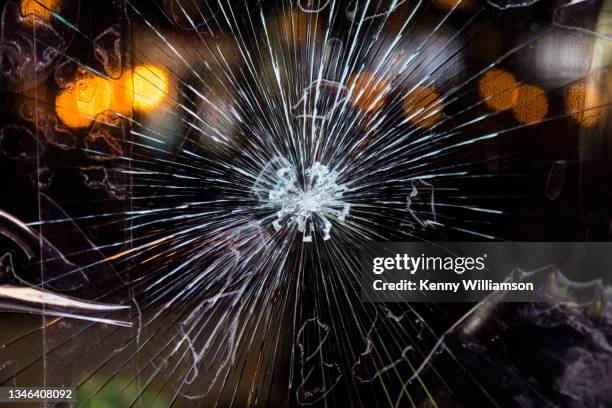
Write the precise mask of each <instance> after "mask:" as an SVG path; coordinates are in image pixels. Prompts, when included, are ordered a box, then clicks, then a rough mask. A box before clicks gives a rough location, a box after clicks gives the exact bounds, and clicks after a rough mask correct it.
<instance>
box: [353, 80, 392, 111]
mask: <svg viewBox="0 0 612 408" xmlns="http://www.w3.org/2000/svg"><path fill="white" fill-rule="evenodd" d="M348 84H349V88H351V89H352V94H351V102H352V103H353V105H355V106H356V107H357V108H359V109H363V110H365V111H367V112H374V111H376V110H377V109H378V108H380V107H381V106H382V104H383V103H384V98H385V96H386V95H387V93H388V92H389V90H390V89H391V86H390V84H389V81H387V80H386V79H383V78H380V77H378V76H376V75H374V74H371V73H369V72H363V73H361V74H356V75H353V76H352V77H351V79H350V80H349V83H348Z"/></svg>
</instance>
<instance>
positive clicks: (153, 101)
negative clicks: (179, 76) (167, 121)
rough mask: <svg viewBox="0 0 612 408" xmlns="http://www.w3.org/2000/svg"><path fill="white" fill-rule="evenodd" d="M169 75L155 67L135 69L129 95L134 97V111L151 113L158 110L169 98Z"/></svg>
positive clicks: (128, 87) (148, 66)
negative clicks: (150, 111) (152, 110)
mask: <svg viewBox="0 0 612 408" xmlns="http://www.w3.org/2000/svg"><path fill="white" fill-rule="evenodd" d="M169 88H170V85H169V81H168V73H167V72H166V70H165V69H164V68H162V67H158V66H155V65H138V66H137V67H136V68H134V72H133V74H132V80H131V81H130V82H129V83H128V86H127V90H126V91H127V93H128V96H129V97H133V102H134V109H137V110H141V111H149V110H151V109H155V108H157V107H158V106H159V105H160V104H161V103H162V102H163V101H164V99H166V97H167V96H168V92H169Z"/></svg>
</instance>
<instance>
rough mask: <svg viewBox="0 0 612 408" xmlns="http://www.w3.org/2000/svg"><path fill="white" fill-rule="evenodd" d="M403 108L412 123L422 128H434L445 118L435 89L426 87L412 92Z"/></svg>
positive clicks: (420, 87) (442, 106)
mask: <svg viewBox="0 0 612 408" xmlns="http://www.w3.org/2000/svg"><path fill="white" fill-rule="evenodd" d="M402 107H403V108H404V113H405V114H406V117H408V118H409V119H410V122H411V123H412V124H414V125H417V126H420V127H422V128H428V127H432V126H433V125H435V124H436V123H438V122H439V121H440V120H441V119H442V117H443V116H444V114H443V113H442V109H443V108H444V105H443V104H442V103H441V101H440V95H439V94H438V93H437V92H436V91H435V89H433V88H428V87H424V86H419V87H417V88H416V89H414V90H413V91H412V92H410V93H409V94H408V95H407V96H406V97H405V98H404V101H403V103H402Z"/></svg>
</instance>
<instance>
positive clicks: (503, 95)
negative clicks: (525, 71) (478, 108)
mask: <svg viewBox="0 0 612 408" xmlns="http://www.w3.org/2000/svg"><path fill="white" fill-rule="evenodd" d="M478 90H479V92H480V96H481V97H482V98H483V99H484V100H485V103H486V104H487V106H488V107H489V108H491V109H495V110H497V111H503V110H506V109H510V108H512V107H513V106H514V105H515V104H516V103H517V102H518V98H519V91H518V88H517V86H516V80H515V79H514V75H512V74H511V73H509V72H506V71H504V70H503V69H497V68H496V69H492V70H490V71H488V72H487V73H486V74H484V75H483V76H482V78H480V82H479V83H478Z"/></svg>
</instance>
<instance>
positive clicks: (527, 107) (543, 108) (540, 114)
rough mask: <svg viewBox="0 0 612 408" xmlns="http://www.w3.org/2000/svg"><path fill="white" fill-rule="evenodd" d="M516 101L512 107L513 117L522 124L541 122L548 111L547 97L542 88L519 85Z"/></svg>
mask: <svg viewBox="0 0 612 408" xmlns="http://www.w3.org/2000/svg"><path fill="white" fill-rule="evenodd" d="M517 89H518V101H517V103H516V105H514V107H513V108H512V109H513V111H514V117H516V119H517V120H518V121H519V122H521V123H522V124H526V125H527V124H534V123H538V122H541V121H542V119H544V118H545V117H546V114H547V113H548V99H547V98H546V95H545V94H544V90H543V89H542V88H538V87H537V86H533V85H520V86H519V87H518V88H517Z"/></svg>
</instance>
